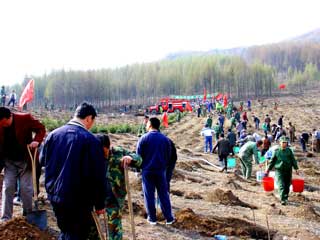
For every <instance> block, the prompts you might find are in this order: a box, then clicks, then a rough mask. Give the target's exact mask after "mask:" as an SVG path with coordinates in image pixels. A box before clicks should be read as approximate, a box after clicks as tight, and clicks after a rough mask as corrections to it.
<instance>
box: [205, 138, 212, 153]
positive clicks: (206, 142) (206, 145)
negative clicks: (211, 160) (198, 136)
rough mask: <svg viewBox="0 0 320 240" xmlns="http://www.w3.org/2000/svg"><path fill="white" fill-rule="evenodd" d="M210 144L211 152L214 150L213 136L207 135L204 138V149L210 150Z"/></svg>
mask: <svg viewBox="0 0 320 240" xmlns="http://www.w3.org/2000/svg"><path fill="white" fill-rule="evenodd" d="M208 146H209V150H210V152H212V136H205V138H204V151H205V152H208Z"/></svg>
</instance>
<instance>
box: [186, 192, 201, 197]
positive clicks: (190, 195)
mask: <svg viewBox="0 0 320 240" xmlns="http://www.w3.org/2000/svg"><path fill="white" fill-rule="evenodd" d="M185 198H186V199H203V197H202V196H201V195H200V194H198V193H194V192H190V193H188V194H186V195H185Z"/></svg>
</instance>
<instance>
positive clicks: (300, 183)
mask: <svg viewBox="0 0 320 240" xmlns="http://www.w3.org/2000/svg"><path fill="white" fill-rule="evenodd" d="M291 184H292V191H294V192H303V189H304V180H303V179H301V178H300V179H299V178H296V179H292V180H291Z"/></svg>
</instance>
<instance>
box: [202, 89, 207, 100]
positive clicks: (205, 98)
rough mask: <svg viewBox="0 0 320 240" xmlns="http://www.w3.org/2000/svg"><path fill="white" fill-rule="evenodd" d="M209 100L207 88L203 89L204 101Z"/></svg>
mask: <svg viewBox="0 0 320 240" xmlns="http://www.w3.org/2000/svg"><path fill="white" fill-rule="evenodd" d="M206 100H207V90H206V88H204V89H203V101H206Z"/></svg>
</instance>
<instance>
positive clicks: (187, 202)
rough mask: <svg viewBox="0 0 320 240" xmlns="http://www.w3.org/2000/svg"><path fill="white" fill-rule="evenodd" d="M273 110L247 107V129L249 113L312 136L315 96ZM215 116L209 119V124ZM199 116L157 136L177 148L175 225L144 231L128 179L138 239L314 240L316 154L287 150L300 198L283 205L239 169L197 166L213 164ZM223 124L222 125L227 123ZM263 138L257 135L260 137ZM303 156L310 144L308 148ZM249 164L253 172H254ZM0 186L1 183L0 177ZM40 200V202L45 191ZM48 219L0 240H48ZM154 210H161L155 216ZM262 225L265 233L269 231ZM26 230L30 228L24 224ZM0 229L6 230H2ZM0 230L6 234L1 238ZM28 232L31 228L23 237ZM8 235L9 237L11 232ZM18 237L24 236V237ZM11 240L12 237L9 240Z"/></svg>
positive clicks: (132, 142)
mask: <svg viewBox="0 0 320 240" xmlns="http://www.w3.org/2000/svg"><path fill="white" fill-rule="evenodd" d="M277 100H278V101H279V102H280V104H279V107H278V110H276V111H275V110H274V109H273V102H274V100H265V101H264V104H265V107H263V108H262V107H261V106H260V105H259V104H258V103H257V101H254V102H253V109H252V112H248V117H249V124H248V125H249V131H250V130H253V125H254V124H253V121H252V117H251V116H252V114H253V113H254V114H255V115H257V116H258V117H259V118H260V120H261V121H263V119H264V116H265V114H269V115H270V117H271V118H272V123H276V122H277V120H278V118H279V116H280V115H284V126H285V127H287V126H288V122H289V121H291V122H292V123H293V124H294V125H295V126H296V129H297V133H296V135H297V136H299V134H300V133H301V132H302V131H308V132H311V131H312V129H313V128H319V123H320V94H318V93H310V94H308V96H306V95H305V96H301V97H294V98H293V97H282V98H278V99H277ZM216 117H217V115H215V116H214V118H215V119H216ZM142 119H143V117H133V116H122V117H121V119H120V120H119V118H113V117H107V116H101V117H100V118H99V122H104V123H112V122H119V121H123V122H135V123H139V122H141V121H142ZM205 120H206V118H197V117H196V115H195V114H194V113H191V114H188V115H187V116H186V117H184V118H183V119H182V120H181V122H180V123H174V124H173V125H170V126H169V128H168V129H166V130H164V132H165V133H166V134H167V135H168V136H169V137H170V138H171V139H172V140H173V141H174V142H175V144H176V146H177V149H178V162H177V165H176V170H175V172H174V176H173V179H172V182H171V189H172V191H171V201H172V206H173V211H174V213H175V216H176V219H177V222H176V223H174V224H173V225H172V226H166V225H165V222H164V220H161V214H160V213H159V219H160V221H159V222H158V224H157V225H156V226H151V225H149V224H148V223H147V221H146V220H145V218H144V217H145V211H144V207H143V198H142V196H141V185H140V180H139V178H137V177H136V176H135V175H134V174H133V173H130V181H131V194H132V198H133V202H134V210H135V228H136V236H137V239H145V240H149V239H213V236H214V235H227V236H228V239H268V234H269V235H270V238H271V239H303V240H307V239H320V187H319V182H320V181H319V180H320V154H319V153H312V154H308V157H307V154H304V153H303V152H302V151H301V147H300V146H299V144H298V143H297V142H295V143H294V144H293V145H294V147H295V153H296V157H297V160H298V164H299V167H300V169H301V172H302V173H303V175H304V179H305V190H304V192H303V193H293V192H291V193H290V197H289V205H287V206H282V205H280V204H279V199H278V195H277V192H276V191H274V192H271V193H267V192H264V190H263V187H262V186H261V184H260V183H258V182H256V181H254V179H253V180H252V181H245V180H243V179H242V178H241V174H240V171H239V170H240V165H239V162H237V166H236V168H235V169H232V170H231V171H230V172H229V173H220V172H219V169H217V168H215V167H212V166H210V165H209V164H207V163H206V162H205V161H204V160H207V161H209V162H211V163H213V164H217V163H218V160H217V155H216V154H204V153H203V138H202V137H201V136H200V134H199V133H200V130H201V128H202V127H203V125H204V123H205ZM226 124H227V125H228V122H227V123H226ZM260 133H261V134H262V131H260ZM110 136H111V140H112V143H113V144H114V145H121V146H123V147H126V148H128V149H132V150H133V149H135V146H136V143H137V140H138V138H137V137H136V136H133V135H130V134H121V135H119V134H118V135H115V134H111V135H110ZM308 150H309V153H310V152H311V145H308ZM258 170H259V168H258V166H254V171H253V174H255V173H256V171H258ZM0 181H1V178H0ZM42 191H43V192H42V194H43V195H44V196H45V193H44V190H43V189H42ZM45 208H46V209H47V210H48V214H49V230H48V232H46V233H41V234H42V235H41V234H40V233H39V232H35V233H34V235H32V236H31V237H30V236H29V235H26V233H25V232H23V231H22V230H21V229H20V228H19V226H21V224H22V225H24V226H25V225H26V224H25V223H21V221H22V220H21V219H19V220H14V221H16V225H15V226H16V228H12V227H5V226H4V225H0V239H19V238H17V237H16V236H15V237H12V238H9V237H4V236H5V235H6V236H11V235H10V234H11V233H10V231H11V230H10V229H13V232H15V234H17V231H18V232H19V231H20V232H21V234H20V237H21V239H52V237H51V236H53V237H54V236H56V235H57V231H58V229H57V227H56V225H55V220H54V217H53V215H52V211H51V210H50V207H49V204H48V203H47V202H46V204H45ZM159 212H160V210H159ZM20 215H21V214H20V208H19V207H15V216H20ZM123 224H124V230H125V234H124V236H125V239H130V237H131V235H130V221H129V215H128V213H127V210H126V212H125V214H124V217H123ZM268 226H269V230H268ZM25 228H32V227H31V226H25ZM5 229H6V230H5ZM4 231H6V233H5V234H4ZM28 232H29V234H31V232H32V231H31V230H30V231H28ZM12 234H13V233H12ZM23 234H24V235H23ZM12 236H14V235H12Z"/></svg>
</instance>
